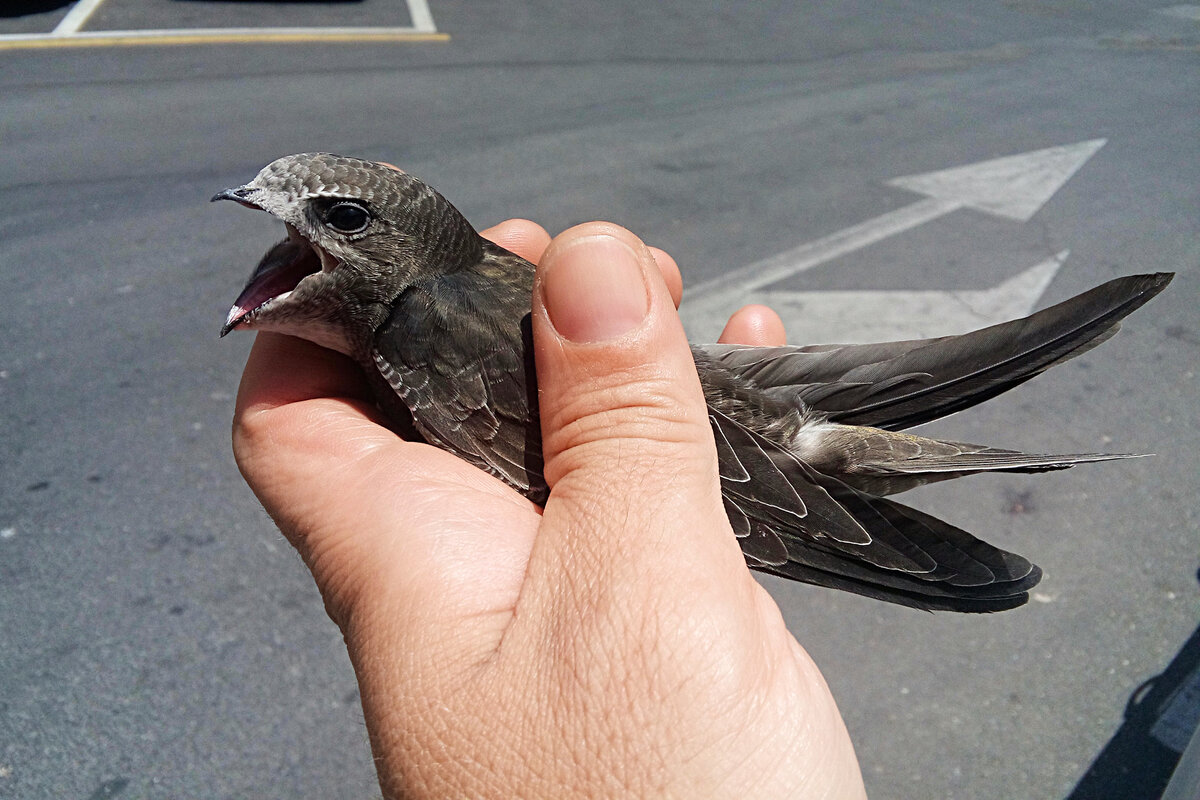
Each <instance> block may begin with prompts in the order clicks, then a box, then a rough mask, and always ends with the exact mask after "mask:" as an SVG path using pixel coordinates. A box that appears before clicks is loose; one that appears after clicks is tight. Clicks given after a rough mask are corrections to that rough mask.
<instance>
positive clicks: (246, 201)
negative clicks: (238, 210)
mask: <svg viewBox="0 0 1200 800" xmlns="http://www.w3.org/2000/svg"><path fill="white" fill-rule="evenodd" d="M254 193H255V190H254V189H251V188H250V187H248V186H237V187H234V188H232V189H222V190H221V191H219V192H217V193H216V194H214V195H213V196H212V200H210V201H209V202H210V203H215V202H217V201H218V200H232V201H233V202H235V203H238V204H239V205H243V206H245V207H246V208H253V209H256V210H258V211H261V210H262V206H260V205H258V204H257V203H255V202H254V201H252V200H251V199H250V198H251V196H252V195H253V194H254Z"/></svg>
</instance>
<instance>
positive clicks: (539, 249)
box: [481, 219, 550, 264]
mask: <svg viewBox="0 0 1200 800" xmlns="http://www.w3.org/2000/svg"><path fill="white" fill-rule="evenodd" d="M481 235H482V236H483V237H484V238H485V239H489V240H491V241H493V242H495V243H496V244H498V245H500V246H501V247H503V248H504V249H505V250H509V251H512V252H514V253H516V254H517V255H519V256H520V257H521V258H523V259H525V260H526V261H532V262H533V263H534V264H536V263H538V261H539V260H541V258H542V253H544V252H545V251H546V247H547V246H549V244H550V234H548V233H546V229H545V228H543V227H542V226H541V225H538V224H537V223H536V222H530V221H529V220H527V219H510V220H505V221H504V222H501V223H500V224H499V225H494V226H492V227H491V228H488V229H487V230H485V231H483V232H482V234H481Z"/></svg>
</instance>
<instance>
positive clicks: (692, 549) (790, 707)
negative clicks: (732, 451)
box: [233, 220, 864, 798]
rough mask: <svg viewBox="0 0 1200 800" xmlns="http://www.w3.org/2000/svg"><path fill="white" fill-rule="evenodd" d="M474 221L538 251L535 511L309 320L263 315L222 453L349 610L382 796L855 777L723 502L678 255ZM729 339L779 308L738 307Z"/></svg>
mask: <svg viewBox="0 0 1200 800" xmlns="http://www.w3.org/2000/svg"><path fill="white" fill-rule="evenodd" d="M484 235H485V236H487V237H488V238H490V239H492V240H493V241H495V242H497V243H498V244H500V245H502V246H504V247H506V248H508V249H510V250H513V251H514V252H516V253H518V254H519V255H521V256H523V257H525V258H527V259H529V260H530V261H533V262H535V263H537V264H538V274H537V279H536V281H535V287H534V292H533V299H532V309H533V314H532V322H533V335H534V347H535V354H536V359H537V373H538V385H539V402H540V411H541V419H542V433H543V446H544V455H545V467H546V468H545V475H546V477H547V480H548V482H549V484H550V486H551V488H552V493H551V496H550V499H549V501H548V502H547V504H546V506H545V509H544V510H543V509H540V508H538V507H537V506H536V505H534V504H532V503H530V502H529V501H528V500H526V499H525V498H523V497H522V496H521V495H519V494H518V493H517V492H516V491H514V490H513V489H511V488H510V487H508V486H506V485H505V484H503V483H501V482H500V481H499V480H497V479H495V478H493V477H491V476H490V475H488V474H486V473H484V472H482V471H480V470H478V469H476V468H474V467H472V466H470V465H469V464H467V463H466V462H464V461H461V460H460V459H458V458H457V457H455V456H452V455H450V454H448V453H446V452H444V451H442V450H439V449H436V448H434V447H431V446H428V445H425V444H421V443H414V442H406V441H403V440H401V439H399V438H397V437H396V435H395V434H394V433H392V432H391V431H390V430H389V429H388V428H387V427H386V426H385V425H384V422H383V420H382V419H381V418H380V416H379V413H378V411H377V410H376V409H375V407H374V405H373V404H372V402H371V400H370V394H369V390H368V389H367V386H366V383H365V381H364V379H363V377H362V375H361V373H360V370H359V368H358V367H357V366H356V365H354V364H353V363H352V362H350V361H349V360H348V359H346V358H344V357H342V356H340V355H338V354H336V353H333V352H331V351H328V350H323V349H321V348H319V347H317V346H315V345H312V344H310V343H308V342H305V341H302V340H299V339H294V338H290V337H285V336H280V335H273V334H265V333H264V334H259V335H258V338H257V340H256V342H255V345H254V348H253V350H252V351H251V355H250V359H249V362H248V364H247V367H246V372H245V375H244V377H243V380H242V385H241V389H240V391H239V396H238V404H237V411H236V415H235V420H234V430H233V441H234V452H235V455H236V457H237V460H238V465H239V467H240V468H241V470H242V473H243V475H244V476H245V478H246V480H247V482H248V483H249V484H250V486H251V488H252V489H253V490H254V492H255V494H256V495H257V496H258V497H259V499H260V500H261V501H262V503H263V506H264V507H265V508H266V509H267V511H268V513H270V514H271V516H272V518H273V519H274V520H275V522H276V523H277V524H278V525H279V528H280V530H281V531H282V532H283V533H284V534H285V536H287V538H288V540H289V541H290V542H291V543H292V544H293V545H294V546H295V547H296V548H297V550H298V551H299V552H300V554H301V555H302V557H303V558H304V560H305V562H306V563H307V564H308V566H309V568H310V570H311V571H312V574H313V577H314V579H315V580H316V583H317V586H318V587H319V589H320V591H321V593H322V595H323V597H324V599H325V604H326V608H327V609H328V611H329V614H330V616H331V617H332V618H333V620H334V621H335V622H336V623H337V624H338V625H339V626H340V627H341V629H342V632H343V634H344V636H345V640H346V645H347V648H348V649H349V653H350V657H351V661H352V662H353V664H354V668H355V671H356V674H357V676H358V681H359V685H360V688H361V694H362V698H363V710H364V715H365V719H366V723H367V728H368V731H369V732H370V736H371V742H372V748H373V750H374V753H375V757H376V763H377V766H378V769H379V775H380V782H381V785H382V787H383V791H384V795H385V797H389V798H392V797H406V798H408V797H414V798H425V797H428V798H434V797H439V798H440V797H496V798H512V797H547V798H561V797H680V798H685V797H686V798H707V797H711V798H723V797H728V798H743V797H760V798H769V797H788V798H797V797H804V798H860V797H863V796H864V790H863V786H862V780H861V777H860V775H859V770H858V765H857V762H856V760H855V756H854V752H853V748H852V746H851V744H850V741H849V737H848V736H847V734H846V731H845V727H844V725H843V723H842V720H841V717H840V715H839V713H838V711H837V708H836V706H835V704H834V701H833V698H832V697H831V696H830V694H829V691H828V688H827V687H826V685H825V682H824V680H823V679H822V678H821V675H820V673H819V671H818V670H817V667H816V666H815V665H814V664H813V662H812V661H811V660H810V659H809V658H808V656H807V654H806V653H805V652H804V650H803V649H802V648H801V646H800V645H799V644H798V643H797V642H796V640H795V638H794V637H792V635H791V634H790V633H789V632H788V630H787V629H786V627H785V626H784V623H783V620H782V617H781V615H780V613H779V609H778V607H777V606H776V605H775V603H774V601H773V600H772V599H771V598H770V596H769V595H768V594H767V593H766V592H765V591H764V590H763V589H762V588H761V587H760V586H759V584H758V583H756V582H755V581H754V579H753V578H752V577H751V574H750V572H749V570H748V569H747V568H746V565H745V561H744V559H743V558H742V555H741V551H740V549H739V547H738V545H737V542H736V539H735V537H734V536H733V533H732V531H731V529H730V527H729V523H728V521H727V518H726V516H725V513H724V509H723V506H722V503H721V495H720V488H719V481H718V477H717V466H716V452H715V449H714V446H713V442H712V434H711V429H710V426H709V421H708V415H707V411H706V408H705V404H704V400H703V397H702V395H701V392H700V386H699V382H698V380H697V378H696V373H695V367H694V363H693V360H692V356H691V353H690V351H689V349H688V346H687V342H686V338H685V336H684V333H683V329H682V326H681V325H680V323H679V319H678V315H677V314H676V312H675V305H677V304H678V301H679V294H680V288H681V281H680V276H679V269H678V267H677V266H676V264H675V262H674V260H673V259H672V258H671V257H670V256H669V255H667V254H666V253H664V252H663V251H661V250H657V249H653V248H647V247H646V246H645V245H644V244H643V243H642V242H641V241H640V240H638V239H637V237H635V236H634V235H633V234H631V233H630V232H628V231H626V230H624V229H622V228H618V227H616V226H613V225H608V224H604V223H589V224H588V225H583V226H578V227H576V228H572V229H570V230H568V231H566V232H564V233H562V234H560V235H559V236H558V237H557V238H555V239H554V240H553V241H551V240H550V237H549V236H548V234H547V233H546V232H545V231H544V230H542V229H541V228H539V227H538V226H536V225H534V224H533V223H529V222H525V221H520V220H512V221H509V222H507V223H504V224H502V225H500V226H497V227H496V228H492V229H490V230H488V231H485V232H484ZM722 340H723V341H737V342H742V343H746V344H782V343H783V328H782V324H781V323H780V322H779V319H778V317H777V316H775V315H774V314H773V313H772V312H770V311H769V310H768V309H764V308H762V307H750V308H747V309H743V310H742V311H740V312H738V314H736V315H734V317H733V318H732V319H731V320H730V323H729V325H728V326H727V328H726V331H725V333H724V334H723V336H722Z"/></svg>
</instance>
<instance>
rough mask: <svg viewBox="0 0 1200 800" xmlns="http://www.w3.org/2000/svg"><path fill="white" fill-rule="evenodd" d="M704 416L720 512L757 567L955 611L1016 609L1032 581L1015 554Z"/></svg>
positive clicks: (728, 421) (722, 419) (1034, 573)
mask: <svg viewBox="0 0 1200 800" xmlns="http://www.w3.org/2000/svg"><path fill="white" fill-rule="evenodd" d="M710 419H711V421H712V425H713V431H714V435H715V439H716V441H717V455H718V460H719V464H720V472H721V488H722V491H723V493H724V496H725V506H726V512H727V513H728V515H729V518H730V522H731V524H732V525H733V528H734V532H735V534H737V535H738V537H739V541H740V542H741V544H742V549H743V552H744V553H745V554H746V557H747V561H748V562H749V563H750V565H751V566H753V567H756V568H758V569H763V570H766V571H768V572H775V573H778V574H780V575H784V576H786V577H790V578H793V579H796V580H801V581H805V582H808V583H816V584H818V585H822V586H831V587H834V588H838V589H844V590H846V591H852V592H855V593H857V594H862V595H866V596H868V597H875V598H878V599H881V600H888V601H890V602H894V603H900V604H902V605H908V606H915V607H917V608H926V609H934V608H940V609H949V610H956V611H998V610H1000V609H1004V608H1011V607H1013V606H1017V605H1020V604H1022V603H1024V602H1025V601H1026V600H1027V599H1028V595H1027V592H1028V589H1029V588H1030V587H1032V586H1033V585H1035V584H1036V583H1037V582H1038V579H1039V577H1040V575H1041V573H1040V571H1039V570H1038V569H1037V568H1036V567H1035V566H1034V565H1032V564H1030V563H1029V562H1028V561H1027V560H1025V559H1024V558H1022V557H1021V556H1018V555H1016V554H1013V553H1009V552H1006V551H1004V550H1001V549H999V548H996V547H993V546H992V545H989V544H987V543H986V542H983V541H981V540H979V539H977V538H975V537H974V536H971V535H970V534H969V533H967V532H966V531H963V530H960V529H959V528H956V527H954V526H953V525H949V524H948V523H945V522H942V521H941V520H938V519H936V518H934V517H931V516H929V515H927V514H923V513H921V512H919V511H916V510H914V509H910V508H907V507H905V506H902V505H900V504H898V503H894V502H891V501H889V500H884V499H882V498H878V497H873V496H871V495H869V494H866V493H865V492H861V491H859V490H856V489H853V488H851V487H850V486H847V485H846V484H845V483H842V482H841V481H839V480H837V479H836V478H832V477H829V476H828V475H824V474H822V473H820V472H817V471H816V470H814V469H813V468H811V467H810V466H809V465H807V464H805V463H804V462H803V461H801V460H800V459H798V458H797V457H796V456H795V455H793V454H792V453H790V452H789V451H787V450H785V449H784V448H782V447H781V446H779V445H777V444H775V443H774V442H771V441H770V440H768V439H766V438H764V437H762V436H760V435H758V434H756V433H754V432H753V431H751V430H748V429H747V428H745V427H744V426H742V425H740V424H739V423H737V422H736V421H734V420H733V419H732V418H730V417H729V416H727V415H725V414H722V413H721V412H719V411H715V410H713V409H712V408H711V407H710ZM751 475H753V476H754V478H753V480H751V479H750V477H749V476H751Z"/></svg>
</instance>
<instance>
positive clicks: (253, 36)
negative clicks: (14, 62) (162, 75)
mask: <svg viewBox="0 0 1200 800" xmlns="http://www.w3.org/2000/svg"><path fill="white" fill-rule="evenodd" d="M448 41H450V34H448V33H417V32H413V33H405V32H395V33H392V32H380V33H336V32H321V31H311V32H305V31H295V32H279V33H272V32H270V31H261V32H258V33H249V32H245V33H243V32H231V33H215V32H205V33H179V32H175V31H172V32H170V33H162V34H156V33H154V32H152V31H148V32H146V33H144V34H142V33H139V34H138V35H129V34H114V35H111V36H106V35H103V34H99V35H97V34H90V35H87V36H80V35H74V36H39V37H29V38H19V39H18V38H14V39H7V40H5V39H0V50H44V49H48V48H56V47H129V46H134V45H178V44H272V43H286V42H352V43H371V42H448Z"/></svg>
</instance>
